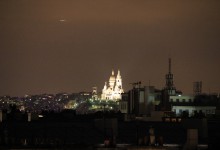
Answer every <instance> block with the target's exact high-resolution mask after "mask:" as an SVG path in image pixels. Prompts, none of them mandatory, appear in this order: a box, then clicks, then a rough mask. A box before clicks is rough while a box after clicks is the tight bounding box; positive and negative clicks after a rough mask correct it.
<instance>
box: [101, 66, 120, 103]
mask: <svg viewBox="0 0 220 150" xmlns="http://www.w3.org/2000/svg"><path fill="white" fill-rule="evenodd" d="M122 93H124V90H123V88H122V77H121V74H120V70H118V74H117V76H115V74H114V70H112V75H111V76H110V78H109V82H105V85H104V88H103V89H102V94H101V99H102V100H115V101H116V100H121V94H122Z"/></svg>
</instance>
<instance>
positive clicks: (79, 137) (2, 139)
mask: <svg viewBox="0 0 220 150" xmlns="http://www.w3.org/2000/svg"><path fill="white" fill-rule="evenodd" d="M122 118H123V116H122V114H108V113H106V114H103V113H102V112H99V113H96V114H95V115H83V116H76V115H72V116H68V115H64V116H62V117H58V116H56V117H55V118H53V117H51V118H49V117H48V118H47V119H46V118H45V119H41V120H38V121H31V122H27V121H25V120H23V121H22V120H20V121H18V120H17V121H15V120H10V121H3V122H1V123H0V149H99V148H100V147H102V146H103V145H100V144H104V143H105V141H106V139H107V140H108V141H109V142H110V144H109V146H110V147H113V148H115V147H117V145H121V144H122V145H125V146H124V147H121V148H119V149H129V148H128V147H129V146H130V147H132V146H139V147H142V148H144V149H147V148H148V147H149V146H153V147H157V148H159V147H161V146H163V147H164V148H166V146H167V145H168V144H177V145H178V146H177V147H176V148H177V149H183V148H184V145H185V144H186V142H187V138H188V137H187V136H188V135H187V131H188V129H197V130H198V144H200V145H208V146H209V148H210V149H211V148H214V147H216V146H218V144H217V143H218V139H219V137H220V136H219V135H220V128H219V125H220V121H219V120H218V119H213V120H210V121H209V122H208V124H204V122H205V123H206V119H185V120H184V119H182V121H181V122H145V121H140V120H133V121H129V122H126V121H123V119H122ZM206 125H207V126H206ZM205 126H206V129H207V130H206V129H205ZM152 128H153V129H154V135H155V144H154V145H150V129H152ZM126 145H127V146H126ZM128 145H129V146H128ZM206 148H207V147H206ZM168 149H169V148H168Z"/></svg>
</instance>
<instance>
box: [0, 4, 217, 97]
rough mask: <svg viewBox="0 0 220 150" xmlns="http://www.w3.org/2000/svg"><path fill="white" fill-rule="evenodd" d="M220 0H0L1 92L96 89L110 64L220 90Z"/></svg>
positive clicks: (186, 87) (128, 74) (127, 78)
mask: <svg viewBox="0 0 220 150" xmlns="http://www.w3.org/2000/svg"><path fill="white" fill-rule="evenodd" d="M219 15H220V1H214V0H213V1H174V0H167V1H163V0H159V1H153V0H152V1H146V0H139V1H131V0H126V1H117V0H111V1H103V0H93V1H84V0H80V1H77V0H74V1H68V0H63V1H58V0H53V1H42V0H38V1H25V0H19V1H16V0H12V1H0V70H1V73H0V83H1V86H0V95H6V94H7V95H12V96H23V95H24V94H40V93H58V92H68V93H72V92H79V91H91V90H92V87H93V86H97V87H98V91H101V89H102V88H103V86H104V82H105V81H107V80H108V78H109V75H111V71H112V69H114V70H115V71H117V70H118V69H120V71H121V75H122V79H123V88H124V89H125V91H126V90H129V89H130V88H131V85H130V84H129V83H132V82H137V81H142V85H149V81H150V84H151V85H153V86H155V87H156V88H163V87H164V86H165V74H166V73H167V72H168V58H169V57H171V58H172V73H173V74H174V85H175V87H176V88H177V89H179V90H181V91H182V92H183V93H193V90H192V89H193V82H194V81H202V82H203V91H204V92H218V93H219V92H220V78H219V77H220V69H219V64H220V59H219V56H220V36H219V35H220V19H219V18H220V17H219Z"/></svg>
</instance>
